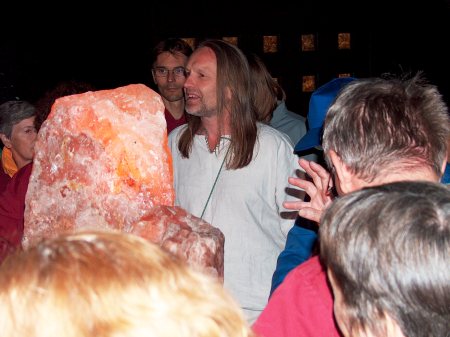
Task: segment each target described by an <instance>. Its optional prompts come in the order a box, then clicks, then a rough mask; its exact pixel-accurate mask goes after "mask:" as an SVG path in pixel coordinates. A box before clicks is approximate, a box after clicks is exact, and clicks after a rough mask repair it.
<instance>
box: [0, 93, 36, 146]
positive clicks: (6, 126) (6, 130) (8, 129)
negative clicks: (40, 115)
mask: <svg viewBox="0 0 450 337" xmlns="http://www.w3.org/2000/svg"><path fill="white" fill-rule="evenodd" d="M35 115H36V109H35V108H34V106H33V105H32V104H31V103H29V102H27V101H7V102H5V103H3V104H1V105H0V133H3V134H4V135H5V136H6V137H8V138H10V137H11V133H12V128H13V126H14V125H16V124H17V123H20V122H21V121H23V120H24V119H27V118H30V117H33V116H35Z"/></svg>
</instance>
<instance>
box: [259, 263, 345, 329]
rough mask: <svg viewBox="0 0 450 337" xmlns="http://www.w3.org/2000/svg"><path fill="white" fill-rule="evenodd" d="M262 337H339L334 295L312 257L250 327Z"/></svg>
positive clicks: (290, 277)
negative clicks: (335, 318) (334, 312)
mask: <svg viewBox="0 0 450 337" xmlns="http://www.w3.org/2000/svg"><path fill="white" fill-rule="evenodd" d="M253 329H254V331H256V333H258V334H259V335H260V336H261V337H287V336H292V337H294V336H295V337H299V336H308V337H316V336H317V337H323V336H327V337H340V336H341V334H340V332H339V328H338V327H337V324H336V323H335V320H334V315H333V293H332V290H331V287H330V285H329V284H328V280H327V274H326V271H325V269H324V268H323V267H322V264H321V263H320V260H319V257H318V256H315V257H312V258H310V259H309V260H308V261H306V262H304V263H302V264H301V265H299V266H298V267H296V268H295V269H293V270H292V271H291V272H290V273H289V274H288V275H287V276H286V278H285V279H284V281H283V283H281V285H280V286H279V287H278V288H277V289H276V290H275V292H274V293H273V294H272V296H271V297H270V300H269V303H268V304H267V306H266V307H265V308H264V310H263V312H262V313H261V315H260V316H259V317H258V319H257V320H256V322H255V323H254V324H253Z"/></svg>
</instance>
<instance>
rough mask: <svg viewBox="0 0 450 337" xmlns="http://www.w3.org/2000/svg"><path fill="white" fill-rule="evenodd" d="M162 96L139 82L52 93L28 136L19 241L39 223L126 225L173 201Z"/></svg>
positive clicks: (34, 231) (36, 231)
mask: <svg viewBox="0 0 450 337" xmlns="http://www.w3.org/2000/svg"><path fill="white" fill-rule="evenodd" d="M173 203H174V190H173V175H172V159H171V154H170V150H169V148H168V145H167V131H166V121H165V119H164V104H163V102H162V99H161V97H160V96H159V95H158V94H157V93H156V92H154V91H153V90H151V89H150V88H148V87H146V86H145V85H142V84H133V85H128V86H124V87H120V88H117V89H112V90H101V91H94V92H87V93H83V94H79V95H72V96H66V97H62V98H59V99H57V100H56V101H55V103H54V105H53V107H52V111H51V113H50V115H49V117H48V119H47V120H46V121H45V122H44V124H43V126H42V128H41V130H40V132H39V135H38V140H37V143H36V154H35V159H34V164H33V172H32V175H31V178H30V184H29V187H28V193H27V197H26V210H25V242H26V240H27V238H28V237H29V236H30V235H38V234H39V232H40V228H47V229H48V228H52V226H58V227H67V228H69V227H71V226H77V227H83V226H91V227H92V226H94V225H95V226H96V227H108V228H110V227H113V228H117V229H127V227H130V226H131V225H132V224H133V223H135V222H136V221H137V220H138V219H140V218H141V217H142V215H143V214H146V213H147V212H148V210H149V209H151V208H152V207H153V206H155V205H166V206H173Z"/></svg>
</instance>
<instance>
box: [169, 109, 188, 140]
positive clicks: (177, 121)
mask: <svg viewBox="0 0 450 337" xmlns="http://www.w3.org/2000/svg"><path fill="white" fill-rule="evenodd" d="M164 117H165V118H166V123H167V134H169V133H170V131H172V130H173V129H175V128H177V127H179V126H180V125H183V124H186V123H187V120H186V113H184V114H183V116H181V118H180V119H175V118H174V117H173V116H172V114H171V113H170V112H169V110H167V109H164Z"/></svg>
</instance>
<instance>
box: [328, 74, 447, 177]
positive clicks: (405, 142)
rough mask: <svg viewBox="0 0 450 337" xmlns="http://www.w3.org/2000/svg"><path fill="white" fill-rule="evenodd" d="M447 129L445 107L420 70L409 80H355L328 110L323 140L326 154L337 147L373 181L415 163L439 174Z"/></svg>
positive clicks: (345, 160)
mask: <svg viewBox="0 0 450 337" xmlns="http://www.w3.org/2000/svg"><path fill="white" fill-rule="evenodd" d="M449 132H450V128H449V117H448V111H447V106H446V104H445V102H444V100H443V98H442V96H441V94H440V93H439V92H438V90H437V88H436V87H435V86H433V85H430V84H428V83H427V82H426V81H425V80H424V78H423V77H422V75H421V74H420V73H419V74H417V75H415V76H413V77H412V78H409V79H406V78H405V79H399V78H389V79H383V78H369V79H357V80H354V81H352V82H351V83H349V84H348V85H347V86H346V87H345V88H344V89H343V90H342V91H341V92H340V94H339V95H338V97H337V98H336V99H335V101H334V102H333V103H332V105H331V106H330V108H329V109H328V112H327V115H326V119H325V123H324V132H323V142H322V145H323V149H324V151H325V154H326V156H327V157H329V152H330V151H331V150H333V151H334V152H335V153H336V154H337V155H338V156H339V157H340V159H341V160H342V162H343V163H344V164H345V165H346V166H347V167H348V169H349V170H350V171H351V172H352V173H353V174H354V175H355V176H357V177H358V178H360V179H362V180H364V181H366V182H369V183H370V182H372V181H374V180H375V179H377V178H378V177H380V176H384V175H385V174H386V173H390V172H406V171H408V170H411V169H413V168H414V167H425V168H428V169H430V170H431V171H432V172H434V173H435V174H436V175H437V177H441V176H442V173H443V172H442V164H443V163H444V161H445V158H446V155H447V139H448V137H449ZM327 161H328V164H329V165H331V162H330V158H327Z"/></svg>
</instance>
